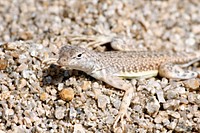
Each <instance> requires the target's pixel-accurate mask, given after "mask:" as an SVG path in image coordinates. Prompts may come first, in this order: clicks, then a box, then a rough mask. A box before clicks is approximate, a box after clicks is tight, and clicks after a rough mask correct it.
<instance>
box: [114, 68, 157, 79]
mask: <svg viewBox="0 0 200 133" xmlns="http://www.w3.org/2000/svg"><path fill="white" fill-rule="evenodd" d="M157 75H158V70H149V71H142V72H119V73H115V74H114V75H113V76H117V77H122V78H125V79H133V78H140V77H143V78H150V77H154V76H157Z"/></svg>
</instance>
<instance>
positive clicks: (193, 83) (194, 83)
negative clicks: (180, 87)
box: [183, 79, 200, 90]
mask: <svg viewBox="0 0 200 133" xmlns="http://www.w3.org/2000/svg"><path fill="white" fill-rule="evenodd" d="M183 83H184V84H185V86H186V87H188V88H190V89H192V90H196V89H198V88H199V86H200V81H199V80H198V79H188V80H186V81H184V82H183Z"/></svg>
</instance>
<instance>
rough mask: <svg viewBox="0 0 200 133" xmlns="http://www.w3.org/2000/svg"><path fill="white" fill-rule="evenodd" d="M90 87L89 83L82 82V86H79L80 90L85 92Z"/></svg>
mask: <svg viewBox="0 0 200 133" xmlns="http://www.w3.org/2000/svg"><path fill="white" fill-rule="evenodd" d="M90 87H91V82H90V81H83V83H82V85H81V88H82V90H84V91H85V90H87V89H88V88H90Z"/></svg>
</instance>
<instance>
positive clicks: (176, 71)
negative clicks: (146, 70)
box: [159, 63, 198, 79]
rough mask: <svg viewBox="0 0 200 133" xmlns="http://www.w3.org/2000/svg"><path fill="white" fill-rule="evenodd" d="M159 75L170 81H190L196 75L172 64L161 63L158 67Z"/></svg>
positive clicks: (196, 74)
mask: <svg viewBox="0 0 200 133" xmlns="http://www.w3.org/2000/svg"><path fill="white" fill-rule="evenodd" d="M159 75H160V76H161V77H166V78H171V79H190V78H195V77H197V76H198V73H197V72H194V71H191V70H185V69H182V68H181V67H180V66H179V65H176V64H173V63H163V64H161V65H160V67H159Z"/></svg>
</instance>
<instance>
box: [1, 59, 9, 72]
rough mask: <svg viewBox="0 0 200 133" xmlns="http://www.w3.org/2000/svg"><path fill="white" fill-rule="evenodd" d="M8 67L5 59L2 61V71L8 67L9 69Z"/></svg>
mask: <svg viewBox="0 0 200 133" xmlns="http://www.w3.org/2000/svg"><path fill="white" fill-rule="evenodd" d="M7 65H8V62H7V60H5V59H0V70H5V69H6V67H7Z"/></svg>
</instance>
